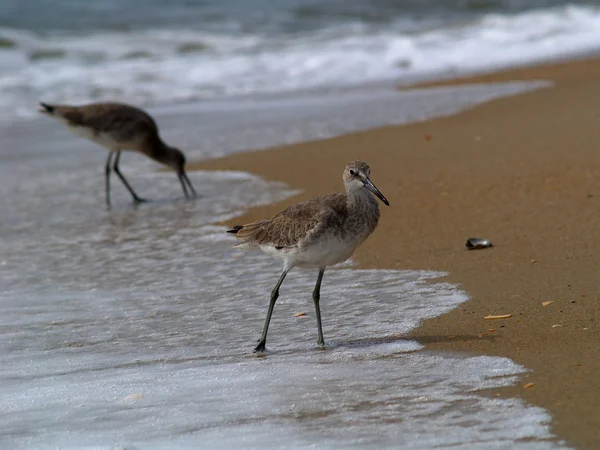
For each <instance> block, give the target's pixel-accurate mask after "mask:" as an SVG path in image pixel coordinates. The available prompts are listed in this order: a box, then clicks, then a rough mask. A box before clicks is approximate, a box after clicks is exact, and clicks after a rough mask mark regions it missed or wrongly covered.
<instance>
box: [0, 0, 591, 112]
mask: <svg viewBox="0 0 600 450" xmlns="http://www.w3.org/2000/svg"><path fill="white" fill-rule="evenodd" d="M598 29H600V1H598V0H590V1H572V2H564V1H557V0H452V1H448V0H406V1H391V0H344V1H342V0H278V1H266V0H173V1H168V2H166V1H162V0H148V1H145V2H144V3H143V7H140V4H139V2H138V1H137V0H118V1H117V0H97V1H94V2H89V1H87V0H53V1H48V0H28V1H21V0H4V1H2V2H0V117H3V118H4V119H6V118H7V117H12V116H14V115H15V114H16V115H17V116H33V115H35V111H34V109H35V106H34V105H35V104H36V103H37V102H38V101H39V100H44V101H48V102H64V103H81V102H87V101H92V100H101V99H114V98H119V99H121V100H125V101H129V102H132V103H135V104H139V105H142V106H147V107H148V106H160V105H170V104H180V103H184V102H194V101H198V100H204V99H209V98H221V97H224V96H225V97H227V96H236V95H249V94H250V95H252V94H276V93H290V92H298V91H303V90H307V89H334V88H339V87H343V86H351V85H357V84H364V83H380V82H410V81H414V80H415V79H422V78H424V77H436V76H438V77H439V76H451V75H455V74H459V73H465V72H472V71H479V70H489V69H493V68H498V67H505V66H510V65H515V64H523V63H527V62H532V61H541V60H549V59H557V58H565V57H571V56H574V55H578V54H582V53H597V52H598V50H599V49H600V34H599V33H598Z"/></svg>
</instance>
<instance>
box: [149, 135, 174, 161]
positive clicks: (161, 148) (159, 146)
mask: <svg viewBox="0 0 600 450" xmlns="http://www.w3.org/2000/svg"><path fill="white" fill-rule="evenodd" d="M148 145H149V147H150V154H151V156H152V158H153V159H155V160H156V161H158V162H159V163H161V164H165V165H167V166H168V165H169V163H170V162H171V160H172V159H173V150H171V147H169V146H168V145H167V144H165V143H164V142H163V141H162V140H161V139H160V138H157V139H156V140H155V141H153V142H149V143H148Z"/></svg>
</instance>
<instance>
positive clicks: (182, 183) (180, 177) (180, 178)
mask: <svg viewBox="0 0 600 450" xmlns="http://www.w3.org/2000/svg"><path fill="white" fill-rule="evenodd" d="M179 181H180V182H181V187H182V188H183V195H185V198H187V199H188V200H189V198H190V194H188V188H187V186H186V185H185V181H184V180H183V175H182V174H179Z"/></svg>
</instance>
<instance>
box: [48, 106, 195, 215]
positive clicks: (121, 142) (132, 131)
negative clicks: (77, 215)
mask: <svg viewBox="0 0 600 450" xmlns="http://www.w3.org/2000/svg"><path fill="white" fill-rule="evenodd" d="M40 105H41V109H40V112H42V113H44V114H47V115H49V116H51V117H54V118H56V119H59V120H60V121H62V122H64V124H65V125H66V126H67V127H68V128H69V130H71V131H72V132H73V133H75V134H76V135H78V136H81V137H84V138H87V139H90V140H92V141H94V142H96V143H97V144H99V145H101V146H102V147H104V148H106V149H107V150H108V151H109V153H108V159H107V160H106V168H105V174H106V175H105V176H106V204H107V205H110V172H111V161H112V158H113V156H114V155H116V156H115V159H114V162H113V163H112V169H113V170H114V171H115V173H116V174H117V175H118V177H119V178H120V179H121V181H122V182H123V184H124V185H125V187H126V188H127V190H128V191H129V192H130V193H131V195H132V196H133V200H134V202H135V203H141V202H144V201H145V200H144V199H142V198H140V197H139V196H138V195H137V194H136V193H135V191H134V190H133V188H132V187H131V185H130V184H129V183H128V182H127V180H126V179H125V177H124V176H123V174H122V173H121V171H120V170H119V158H120V157H121V151H122V150H133V151H137V152H140V153H143V154H144V155H146V156H147V157H149V158H151V159H153V160H155V161H157V162H159V163H161V164H165V165H166V166H168V167H170V168H172V169H173V170H174V171H175V172H176V173H177V175H178V177H179V181H180V182H181V186H182V187H183V193H184V194H185V196H186V198H195V197H196V191H195V190H194V187H193V186H192V183H191V182H190V179H189V178H188V176H187V174H186V173H185V169H184V166H185V156H184V155H183V153H182V152H181V150H179V149H177V148H175V147H169V146H168V145H167V144H165V143H164V142H163V140H162V139H161V138H160V135H159V132H158V127H157V125H156V122H155V121H154V119H153V118H152V117H151V116H150V115H149V114H148V113H146V112H145V111H142V110H141V109H139V108H136V107H134V106H130V105H126V104H123V103H90V104H87V105H82V106H69V105H49V104H47V103H40ZM188 189H189V192H188Z"/></svg>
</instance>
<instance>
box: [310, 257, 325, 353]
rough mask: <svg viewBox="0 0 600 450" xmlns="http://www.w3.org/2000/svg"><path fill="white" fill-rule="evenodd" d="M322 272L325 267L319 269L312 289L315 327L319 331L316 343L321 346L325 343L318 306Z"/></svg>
mask: <svg viewBox="0 0 600 450" xmlns="http://www.w3.org/2000/svg"><path fill="white" fill-rule="evenodd" d="M324 273H325V268H321V269H319V275H318V276H317V284H315V290H314V291H313V301H314V302H315V314H316V315H317V329H318V333H319V337H318V339H317V344H319V345H321V346H323V345H325V340H324V339H323V328H322V327H321V308H320V307H319V300H320V299H321V281H323V274H324Z"/></svg>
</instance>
